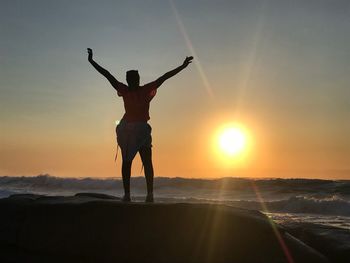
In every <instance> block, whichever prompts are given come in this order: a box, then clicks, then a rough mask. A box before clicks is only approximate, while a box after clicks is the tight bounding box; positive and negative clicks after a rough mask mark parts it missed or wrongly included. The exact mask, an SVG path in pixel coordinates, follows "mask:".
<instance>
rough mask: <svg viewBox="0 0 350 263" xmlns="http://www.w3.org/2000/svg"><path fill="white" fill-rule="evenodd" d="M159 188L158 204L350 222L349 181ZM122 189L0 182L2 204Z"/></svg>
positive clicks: (167, 184)
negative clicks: (17, 197)
mask: <svg viewBox="0 0 350 263" xmlns="http://www.w3.org/2000/svg"><path fill="white" fill-rule="evenodd" d="M131 185H132V191H133V194H136V196H137V195H143V194H144V193H145V189H146V185H145V179H144V177H133V178H132V179H131ZM154 188H155V192H156V197H159V198H157V199H158V200H159V201H162V200H163V201H167V202H179V201H181V202H220V203H225V204H228V205H233V206H237V207H242V208H248V209H257V210H264V207H267V209H268V212H282V213H311V214H324V215H342V216H350V201H349V200H350V198H349V197H350V181H346V180H341V181H333V180H319V179H279V178H278V179H247V178H219V179H190V178H180V177H176V178H168V177H156V178H155V180H154ZM122 189H123V187H122V181H121V179H120V178H107V179H100V178H60V177H54V176H50V175H48V174H42V175H38V176H34V177H26V176H17V177H12V176H0V198H3V197H7V196H10V195H11V194H16V193H37V194H46V195H69V194H72V193H76V192H87V191H89V192H91V191H94V192H100V193H107V194H114V195H115V194H120V193H122ZM256 191H259V194H260V196H261V197H262V198H263V199H264V200H265V202H264V205H265V206H262V204H261V202H259V198H257V193H256Z"/></svg>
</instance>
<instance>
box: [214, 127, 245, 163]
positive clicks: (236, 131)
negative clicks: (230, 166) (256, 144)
mask: <svg viewBox="0 0 350 263" xmlns="http://www.w3.org/2000/svg"><path fill="white" fill-rule="evenodd" d="M218 143H219V148H220V150H221V151H222V152H223V153H224V154H226V155H228V156H235V155H238V154H240V153H242V152H243V151H244V149H245V146H246V143H247V138H246V135H245V134H244V131H243V130H242V129H240V128H238V127H227V128H225V129H224V130H223V131H222V132H221V133H220V134H219V138H218Z"/></svg>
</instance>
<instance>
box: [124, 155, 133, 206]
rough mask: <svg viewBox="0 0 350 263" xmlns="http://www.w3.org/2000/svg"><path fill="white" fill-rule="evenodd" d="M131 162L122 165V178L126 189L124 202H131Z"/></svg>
mask: <svg viewBox="0 0 350 263" xmlns="http://www.w3.org/2000/svg"><path fill="white" fill-rule="evenodd" d="M131 164H132V162H131V161H123V164H122V177H123V187H124V197H123V201H124V202H130V201H131V199H130V176H131Z"/></svg>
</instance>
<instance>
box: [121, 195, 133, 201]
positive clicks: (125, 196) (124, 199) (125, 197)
mask: <svg viewBox="0 0 350 263" xmlns="http://www.w3.org/2000/svg"><path fill="white" fill-rule="evenodd" d="M122 201H123V202H131V198H130V195H124V196H123V198H122Z"/></svg>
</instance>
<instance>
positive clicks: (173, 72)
mask: <svg viewBox="0 0 350 263" xmlns="http://www.w3.org/2000/svg"><path fill="white" fill-rule="evenodd" d="M192 59H193V57H192V56H191V57H186V59H185V60H184V62H183V63H182V65H181V66H179V67H177V68H175V69H173V70H171V71H169V72H167V73H165V74H164V75H163V76H161V77H159V78H158V79H157V80H156V81H155V82H156V83H157V85H158V87H159V86H160V85H162V84H163V82H164V81H166V80H167V79H169V78H171V77H173V76H175V75H176V74H177V73H179V72H180V71H181V70H183V69H184V68H186V67H187V66H188V65H189V64H190V63H191V62H192Z"/></svg>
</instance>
